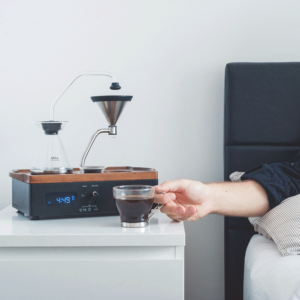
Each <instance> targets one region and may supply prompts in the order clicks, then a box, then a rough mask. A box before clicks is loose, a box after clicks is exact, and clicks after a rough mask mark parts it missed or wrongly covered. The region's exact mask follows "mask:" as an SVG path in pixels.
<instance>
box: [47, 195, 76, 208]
mask: <svg viewBox="0 0 300 300" xmlns="http://www.w3.org/2000/svg"><path fill="white" fill-rule="evenodd" d="M76 198H77V193H67V192H62V193H48V194H46V205H51V206H52V205H70V204H73V203H76Z"/></svg>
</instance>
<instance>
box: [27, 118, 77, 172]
mask: <svg viewBox="0 0 300 300" xmlns="http://www.w3.org/2000/svg"><path fill="white" fill-rule="evenodd" d="M32 123H34V124H36V125H37V126H38V127H39V128H41V129H42V130H43V131H44V135H43V137H42V140H41V144H40V147H39V148H38V151H37V154H36V157H35V159H34V163H33V166H32V168H31V169H30V172H31V174H35V175H37V174H39V175H41V174H66V173H70V172H71V171H72V167H71V165H70V163H69V160H68V157H67V153H66V151H65V148H64V146H63V144H62V142H61V139H60V137H59V135H58V132H59V131H60V130H63V129H64V128H65V126H66V124H67V123H68V122H67V121H33V122H32Z"/></svg>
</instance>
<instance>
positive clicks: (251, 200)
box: [206, 180, 270, 217]
mask: <svg viewBox="0 0 300 300" xmlns="http://www.w3.org/2000/svg"><path fill="white" fill-rule="evenodd" d="M206 186H207V197H208V199H209V201H210V202H211V207H212V211H211V212H212V213H217V214H222V215H227V216H236V217H238V216H239V217H257V216H262V215H264V214H265V213H266V212H267V211H269V209H270V208H269V201H268V196H267V194H266V192H265V190H264V188H263V187H262V186H261V185H260V184H258V183H257V182H255V181H252V180H250V181H244V182H220V183H208V184H206Z"/></svg>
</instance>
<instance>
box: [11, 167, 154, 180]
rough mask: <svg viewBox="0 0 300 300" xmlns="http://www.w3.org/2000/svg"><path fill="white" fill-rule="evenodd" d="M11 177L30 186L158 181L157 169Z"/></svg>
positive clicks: (76, 170)
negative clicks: (41, 184) (92, 182)
mask: <svg viewBox="0 0 300 300" xmlns="http://www.w3.org/2000/svg"><path fill="white" fill-rule="evenodd" d="M9 176H10V177H12V178H14V179H16V180H19V181H22V182H26V183H30V184H37V183H60V182H88V181H118V180H142V179H158V173H157V171H156V170H155V169H150V168H137V167H107V168H106V169H105V171H104V173H81V172H80V170H79V168H74V169H73V173H72V174H55V175H32V174H30V170H28V169H24V170H12V172H10V173H9Z"/></svg>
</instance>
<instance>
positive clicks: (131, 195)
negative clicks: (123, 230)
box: [113, 185, 162, 228]
mask: <svg viewBox="0 0 300 300" xmlns="http://www.w3.org/2000/svg"><path fill="white" fill-rule="evenodd" d="M154 194H155V190H154V187H153V186H151V185H121V186H115V187H114V188H113V196H114V199H115V202H116V206H117V208H118V210H119V213H120V217H121V226H122V227H135V228H136V227H146V226H148V224H149V221H150V219H151V218H152V217H153V215H154V214H155V213H156V212H157V211H158V210H159V209H160V208H161V207H162V205H159V206H157V207H156V208H155V209H153V210H152V211H151V212H150V210H151V207H152V204H153V200H154Z"/></svg>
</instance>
